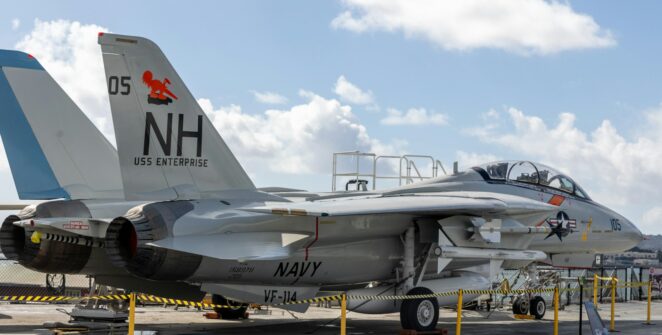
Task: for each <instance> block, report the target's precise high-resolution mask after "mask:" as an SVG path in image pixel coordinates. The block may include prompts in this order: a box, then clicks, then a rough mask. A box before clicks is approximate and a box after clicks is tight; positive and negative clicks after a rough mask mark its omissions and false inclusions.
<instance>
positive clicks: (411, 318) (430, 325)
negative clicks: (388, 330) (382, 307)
mask: <svg viewBox="0 0 662 335" xmlns="http://www.w3.org/2000/svg"><path fill="white" fill-rule="evenodd" d="M421 294H432V291H430V290H429V289H427V288H425V287H414V288H413V289H411V290H410V291H409V292H407V295H421ZM437 321H439V302H437V298H421V299H405V300H403V301H402V305H401V306H400V324H401V325H402V328H403V329H411V330H416V331H426V330H434V329H435V328H437Z"/></svg>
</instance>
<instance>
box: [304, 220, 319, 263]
mask: <svg viewBox="0 0 662 335" xmlns="http://www.w3.org/2000/svg"><path fill="white" fill-rule="evenodd" d="M319 226H320V218H319V217H315V239H314V240H312V241H311V242H310V243H309V244H308V245H307V246H306V259H305V260H306V261H307V260H308V248H310V247H311V246H312V245H313V244H314V243H315V242H317V237H318V236H319Z"/></svg>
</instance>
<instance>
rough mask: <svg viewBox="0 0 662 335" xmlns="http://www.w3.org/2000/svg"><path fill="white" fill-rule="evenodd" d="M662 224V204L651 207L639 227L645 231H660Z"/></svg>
mask: <svg viewBox="0 0 662 335" xmlns="http://www.w3.org/2000/svg"><path fill="white" fill-rule="evenodd" d="M660 226H662V206H657V207H653V208H651V209H649V210H648V211H646V212H645V213H644V215H643V216H642V219H641V224H640V225H639V227H640V228H641V230H643V231H645V232H658V233H659V232H660Z"/></svg>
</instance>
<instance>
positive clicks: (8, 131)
mask: <svg viewBox="0 0 662 335" xmlns="http://www.w3.org/2000/svg"><path fill="white" fill-rule="evenodd" d="M0 55H1V54H0ZM0 62H2V64H5V65H6V64H16V65H18V66H16V67H23V68H32V69H42V67H41V65H39V63H38V62H36V61H34V62H32V63H35V64H36V65H30V64H29V63H27V62H23V61H19V60H16V59H6V58H3V59H0ZM0 69H2V71H0V106H2V107H1V108H2V109H1V110H0V133H2V134H3V145H4V147H5V151H6V152H7V156H8V157H11V158H12V159H9V166H10V167H11V170H12V175H13V177H14V183H15V184H16V189H17V191H18V195H19V198H20V199H38V200H41V199H44V200H45V199H57V198H66V199H68V198H69V194H68V193H67V192H66V191H65V190H64V189H63V188H62V187H61V186H60V184H59V183H58V181H57V179H56V178H55V174H54V173H53V169H52V168H51V166H50V165H49V164H48V160H47V159H46V156H45V155H44V152H43V150H42V148H41V146H40V145H39V142H38V141H37V138H36V136H35V134H34V133H33V131H32V128H31V127H30V124H29V123H28V120H27V119H26V118H25V115H24V114H23V111H22V109H21V106H20V105H19V103H18V101H17V100H16V97H15V95H14V94H13V90H12V88H11V85H10V84H9V81H8V80H7V77H6V76H5V73H4V69H3V68H2V67H0Z"/></svg>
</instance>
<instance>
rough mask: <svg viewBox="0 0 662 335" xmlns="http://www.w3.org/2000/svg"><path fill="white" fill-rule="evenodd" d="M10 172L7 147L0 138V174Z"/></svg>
mask: <svg viewBox="0 0 662 335" xmlns="http://www.w3.org/2000/svg"><path fill="white" fill-rule="evenodd" d="M8 171H9V161H8V160H7V153H6V152H5V146H4V145H3V144H2V139H1V138H0V173H4V172H8Z"/></svg>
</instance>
